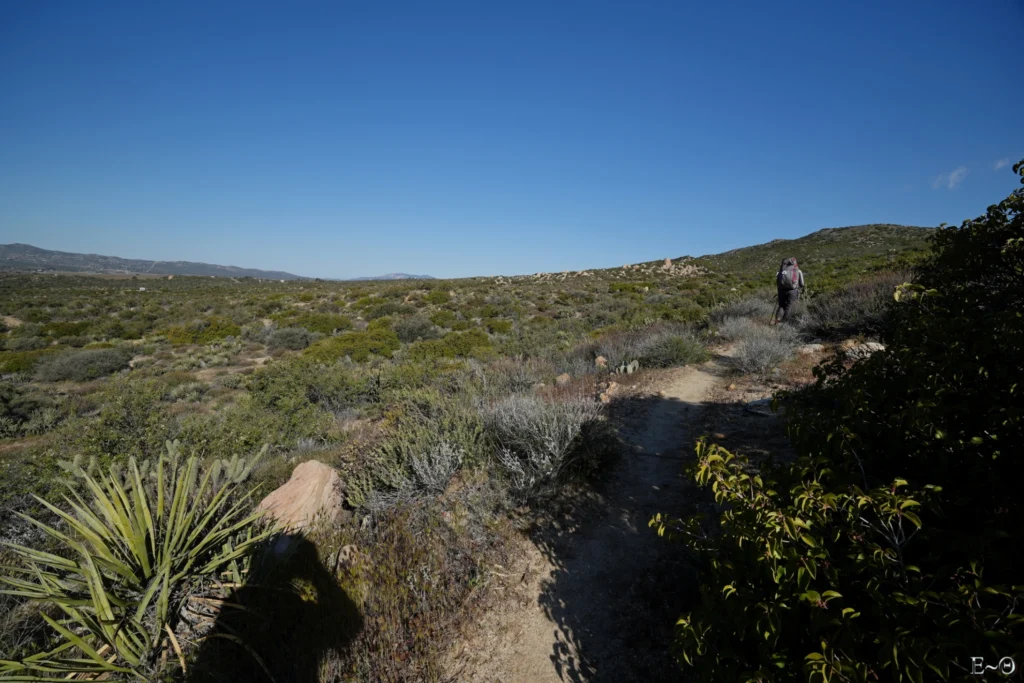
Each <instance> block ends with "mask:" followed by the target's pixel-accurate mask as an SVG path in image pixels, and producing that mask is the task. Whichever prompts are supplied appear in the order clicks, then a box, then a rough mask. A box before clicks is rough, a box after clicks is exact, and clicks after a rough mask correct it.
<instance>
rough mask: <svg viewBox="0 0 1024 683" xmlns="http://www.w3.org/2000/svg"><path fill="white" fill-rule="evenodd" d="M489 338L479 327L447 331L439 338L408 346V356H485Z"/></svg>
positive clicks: (489, 341)
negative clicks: (464, 330)
mask: <svg viewBox="0 0 1024 683" xmlns="http://www.w3.org/2000/svg"><path fill="white" fill-rule="evenodd" d="M490 349H491V339H490V337H488V336H487V333H486V332H484V331H483V330H481V329H473V330H468V331H466V332H449V333H448V334H446V335H445V336H444V337H442V338H441V339H435V340H431V341H421V342H416V343H415V344H413V345H411V346H410V347H409V356H410V357H411V358H413V359H415V360H427V359H430V358H473V357H482V356H486V355H487V354H488V352H489V351H490Z"/></svg>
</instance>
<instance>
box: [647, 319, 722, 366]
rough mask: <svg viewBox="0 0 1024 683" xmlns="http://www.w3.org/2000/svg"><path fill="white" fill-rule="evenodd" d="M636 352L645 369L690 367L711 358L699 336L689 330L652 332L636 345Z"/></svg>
mask: <svg viewBox="0 0 1024 683" xmlns="http://www.w3.org/2000/svg"><path fill="white" fill-rule="evenodd" d="M634 352H635V354H636V360H639V361H640V365H641V366H642V367H645V368H668V367H675V366H680V365H690V364H693V363H703V362H704V361H706V360H708V359H710V358H711V354H710V353H709V352H708V350H707V349H706V348H705V347H704V344H702V343H701V341H700V340H699V339H698V338H697V335H696V334H694V333H693V331H692V330H689V329H687V328H676V329H673V328H663V329H659V330H652V331H651V332H650V333H649V334H647V335H646V336H645V337H644V338H643V339H642V340H640V341H639V342H638V343H637V344H636V345H635V347H634Z"/></svg>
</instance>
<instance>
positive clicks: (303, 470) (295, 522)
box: [257, 460, 344, 530]
mask: <svg viewBox="0 0 1024 683" xmlns="http://www.w3.org/2000/svg"><path fill="white" fill-rule="evenodd" d="M343 502H344V497H343V496H342V494H341V479H340V478H339V477H338V473H337V472H336V471H335V470H334V468H333V467H330V466H329V465H325V464H324V463H322V462H317V461H316V460H309V461H307V462H304V463H302V464H301V465H299V466H298V467H296V468H295V471H294V472H292V477H291V479H289V480H288V481H287V483H285V484H284V485H283V486H281V487H280V488H278V489H276V490H275V491H273V492H271V493H270V495H268V496H267V497H266V498H264V499H263V500H262V501H260V504H259V506H258V507H257V509H258V510H263V511H265V512H266V513H267V516H269V517H270V518H272V519H274V520H275V521H276V522H277V523H278V524H279V525H280V526H281V527H283V528H284V529H289V530H301V529H305V528H306V527H308V526H310V525H311V524H312V523H313V522H314V521H316V520H317V519H319V518H322V517H324V518H327V519H329V520H333V519H336V518H337V517H338V516H340V515H341V506H342V503H343Z"/></svg>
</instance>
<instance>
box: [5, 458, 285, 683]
mask: <svg viewBox="0 0 1024 683" xmlns="http://www.w3.org/2000/svg"><path fill="white" fill-rule="evenodd" d="M199 470H200V465H199V462H198V460H196V458H194V457H193V458H188V459H187V460H185V461H184V462H183V463H180V461H179V458H178V457H177V452H176V449H175V448H172V446H171V445H170V444H169V445H168V456H165V457H162V458H160V460H159V462H158V463H157V465H156V471H155V474H156V476H155V477H144V476H143V474H142V472H141V471H140V469H139V467H138V465H137V464H136V463H135V461H134V460H131V461H129V463H128V468H127V473H126V474H127V477H126V480H127V481H126V482H123V481H122V471H114V470H113V469H111V470H110V471H108V472H107V473H106V474H103V475H99V476H93V475H91V474H88V473H84V472H83V473H82V474H84V477H83V481H84V483H85V486H86V491H87V493H86V494H85V495H84V496H83V495H80V494H79V493H78V492H76V491H75V490H74V489H71V490H70V493H69V495H65V496H64V497H63V500H64V503H65V506H64V508H61V507H58V506H56V505H53V504H51V503H50V502H48V501H45V500H42V499H38V500H39V502H40V503H41V504H42V505H44V506H45V507H46V508H47V509H48V510H49V511H50V512H52V513H53V514H54V515H56V516H57V517H58V518H60V519H61V520H62V521H63V522H64V525H63V527H66V532H65V531H59V530H57V529H56V528H54V527H53V526H50V525H47V524H45V523H43V522H40V521H38V520H35V519H32V518H31V517H28V516H25V515H22V517H23V519H25V520H26V521H28V522H30V523H31V524H33V525H35V526H36V527H38V528H40V529H41V530H42V531H44V532H45V533H46V534H47V535H48V536H50V537H51V538H52V539H53V540H54V541H55V542H56V544H57V545H58V546H59V547H60V549H61V550H60V551H59V553H48V552H44V551H41V550H36V549H33V548H27V547H24V546H19V545H16V544H11V543H7V544H5V545H7V546H9V547H10V548H11V550H12V551H13V552H14V554H15V555H16V556H17V557H18V558H19V559H20V560H21V562H22V566H21V567H10V568H6V570H5V571H4V572H3V574H2V575H0V583H3V584H5V585H6V588H5V589H4V590H2V591H0V592H3V593H7V594H10V595H16V596H21V597H24V598H29V599H32V600H38V601H44V602H48V603H51V604H53V605H55V606H56V607H57V608H58V609H59V610H60V611H61V612H63V616H62V618H60V619H54V618H52V617H50V616H48V615H45V614H44V615H43V618H44V619H45V620H46V622H47V623H48V624H49V625H50V626H51V627H52V628H53V629H54V631H56V633H57V634H58V635H59V636H60V638H61V640H62V643H61V645H60V646H58V647H57V648H55V649H53V650H50V651H48V652H42V653H39V654H36V655H33V656H31V657H27V658H25V659H23V660H20V661H9V660H0V681H15V680H17V681H48V680H63V679H64V677H66V676H68V675H69V674H74V673H84V674H91V675H99V674H103V675H104V676H105V677H106V678H105V679H106V680H148V679H150V678H151V677H153V676H154V675H155V674H156V673H157V669H158V664H157V663H158V661H159V660H160V657H159V655H160V654H161V652H163V651H164V650H165V648H166V647H167V646H168V638H169V634H171V633H173V630H174V626H175V625H176V622H177V615H178V613H179V611H180V609H181V607H182V605H183V603H184V602H185V601H186V600H187V599H188V598H189V596H190V595H192V594H194V592H195V591H196V589H197V588H198V586H199V584H200V583H201V582H202V581H203V580H204V579H207V578H215V577H216V576H217V575H219V574H220V573H221V572H228V573H229V574H230V575H231V576H233V577H234V578H235V579H236V580H237V579H239V578H240V576H241V573H242V572H243V571H244V566H243V565H244V563H245V561H246V560H247V558H248V557H249V555H250V554H251V551H252V550H253V549H254V548H255V547H256V546H257V544H260V543H262V542H263V541H264V540H265V539H266V538H268V537H269V536H270V535H271V534H272V533H274V530H273V529H270V528H266V529H262V530H259V529H254V524H255V522H256V521H257V519H258V518H259V514H258V513H257V514H247V510H250V509H251V507H252V503H251V500H250V496H249V495H248V494H244V495H241V496H239V497H237V498H233V496H232V493H233V491H234V489H235V485H234V484H232V483H231V482H228V481H226V482H224V483H223V484H222V485H220V484H216V483H214V479H215V477H214V476H212V475H213V472H212V470H210V469H207V471H206V472H205V473H203V474H202V476H200V471H199ZM154 479H155V481H153V480H154ZM197 481H198V484H197ZM232 501H233V502H232ZM69 654H73V655H74V656H72V657H69Z"/></svg>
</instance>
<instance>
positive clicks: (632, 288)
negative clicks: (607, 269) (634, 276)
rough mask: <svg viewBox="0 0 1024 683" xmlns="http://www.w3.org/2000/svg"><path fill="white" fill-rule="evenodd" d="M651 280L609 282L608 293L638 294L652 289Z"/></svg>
mask: <svg viewBox="0 0 1024 683" xmlns="http://www.w3.org/2000/svg"><path fill="white" fill-rule="evenodd" d="M654 286H655V285H654V283H653V282H611V283H609V284H608V293H609V294H639V293H642V292H647V291H649V290H651V289H654Z"/></svg>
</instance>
